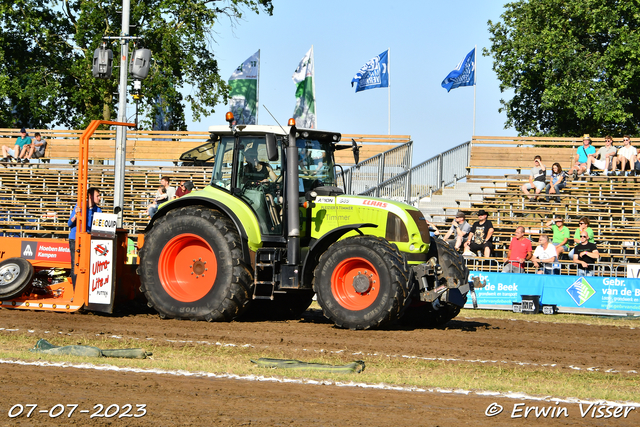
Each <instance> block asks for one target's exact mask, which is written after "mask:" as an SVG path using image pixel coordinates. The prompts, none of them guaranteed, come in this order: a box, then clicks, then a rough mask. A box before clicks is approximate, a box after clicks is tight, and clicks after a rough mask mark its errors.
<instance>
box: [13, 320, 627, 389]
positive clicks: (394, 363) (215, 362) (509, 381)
mask: <svg viewBox="0 0 640 427" xmlns="http://www.w3.org/2000/svg"><path fill="white" fill-rule="evenodd" d="M47 339H48V340H49V341H50V342H51V343H52V344H55V345H60V346H63V345H73V344H79V345H92V346H95V347H98V348H101V349H106V348H136V347H140V346H141V345H143V346H144V348H145V349H146V350H147V351H151V352H153V356H152V358H151V359H144V360H136V359H114V358H88V357H71V356H51V355H46V354H42V353H31V352H29V349H31V348H33V346H34V345H35V341H36V340H37V337H35V336H34V335H33V334H21V333H17V332H11V333H6V332H5V333H0V358H2V359H8V358H15V359H20V360H25V361H35V360H46V361H50V362H63V361H66V362H72V363H92V364H108V365H113V366H119V367H134V368H145V369H154V368H155V369H167V370H185V371H189V372H210V373H216V374H225V373H233V374H237V375H264V376H281V377H287V378H300V379H302V378H305V379H314V380H331V381H344V382H350V381H356V382H363V383H369V384H379V383H385V384H389V385H401V386H415V387H421V388H436V387H439V388H447V389H451V388H454V389H455V388H461V389H467V390H494V391H501V392H522V393H528V394H532V395H541V396H555V397H577V398H582V399H607V400H622V401H633V400H637V396H638V395H640V376H638V375H631V374H622V373H618V374H612V373H603V372H584V371H574V370H570V369H563V368H550V367H531V366H527V367H524V366H511V365H509V366H505V365H504V364H499V363H496V364H478V363H469V362H444V361H427V360H422V359H407V358H395V357H388V356H382V355H381V356H367V357H366V360H365V363H366V369H365V371H364V372H363V373H361V374H357V375H356V374H343V373H340V374H332V373H327V372H315V371H302V372H301V371H287V370H283V369H265V368H259V367H257V366H255V365H253V364H252V363H250V359H258V358H260V357H270V358H287V359H291V358H293V359H299V360H303V361H305V362H311V363H327V364H335V365H342V364H345V363H349V362H352V361H353V360H354V359H353V356H351V355H342V354H333V353H332V354H327V353H321V354H315V353H305V354H303V355H301V354H300V353H294V352H293V351H291V353H287V352H285V351H282V350H272V349H257V348H254V347H248V346H247V347H225V346H220V345H206V344H197V343H169V342H164V341H163V342H155V341H144V342H141V341H139V340H129V339H115V338H110V337H103V336H100V337H95V338H78V337H69V336H64V335H60V336H50V337H47Z"/></svg>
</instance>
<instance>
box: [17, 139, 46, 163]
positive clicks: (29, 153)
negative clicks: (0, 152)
mask: <svg viewBox="0 0 640 427" xmlns="http://www.w3.org/2000/svg"><path fill="white" fill-rule="evenodd" d="M33 138H34V140H33V141H31V145H30V146H29V147H27V146H25V147H23V148H22V151H21V152H20V158H21V159H22V162H23V163H29V159H31V158H34V159H39V158H41V157H44V152H45V150H46V149H47V141H45V140H44V139H42V135H40V132H36V133H34V134H33Z"/></svg>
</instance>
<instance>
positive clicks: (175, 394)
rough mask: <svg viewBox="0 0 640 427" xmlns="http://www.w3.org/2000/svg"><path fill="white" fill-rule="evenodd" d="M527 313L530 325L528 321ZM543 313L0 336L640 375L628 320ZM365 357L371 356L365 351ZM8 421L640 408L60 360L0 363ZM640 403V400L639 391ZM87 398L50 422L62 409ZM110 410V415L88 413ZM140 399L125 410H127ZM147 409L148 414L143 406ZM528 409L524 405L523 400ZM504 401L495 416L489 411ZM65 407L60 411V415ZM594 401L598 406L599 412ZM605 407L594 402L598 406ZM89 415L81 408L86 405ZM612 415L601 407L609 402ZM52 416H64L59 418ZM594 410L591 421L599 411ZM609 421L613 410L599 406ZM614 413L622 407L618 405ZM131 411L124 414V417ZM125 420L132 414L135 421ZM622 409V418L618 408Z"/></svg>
mask: <svg viewBox="0 0 640 427" xmlns="http://www.w3.org/2000/svg"><path fill="white" fill-rule="evenodd" d="M528 317H530V320H528V319H527V318H528ZM535 318H536V316H520V317H519V318H518V319H519V320H516V321H514V320H495V319H465V318H457V319H454V320H453V321H451V322H449V324H448V325H447V327H446V328H441V329H410V328H402V327H398V328H396V329H394V330H386V331H349V330H341V329H337V328H334V327H333V325H331V324H329V323H328V322H326V321H324V320H323V318H322V316H321V315H320V313H319V312H318V311H317V310H311V311H307V312H306V313H305V315H304V316H303V318H302V319H301V320H297V321H279V322H274V321H271V322H266V321H246V322H232V323H206V322H187V321H177V320H161V319H159V318H158V317H157V316H155V315H151V314H136V315H120V316H113V317H106V316H101V315H93V314H56V313H42V312H17V311H12V310H6V309H0V328H4V329H0V333H14V332H16V331H13V332H12V331H10V330H12V329H13V330H15V329H17V330H19V331H26V330H31V331H34V332H33V334H34V337H40V336H41V335H43V333H44V331H50V332H51V333H57V332H63V333H65V334H67V333H69V334H72V335H73V336H78V337H82V336H84V335H86V336H95V334H109V335H119V336H123V337H132V338H139V339H147V338H153V339H158V340H178V341H180V340H190V341H208V342H216V341H220V342H226V343H234V344H238V345H242V344H250V345H253V346H255V347H258V348H259V347H267V346H268V347H269V348H270V349H272V350H276V351H279V350H281V351H282V352H283V353H285V354H294V355H295V354H298V353H299V352H302V351H303V349H304V351H314V350H315V351H319V350H325V351H339V350H343V351H344V352H345V353H347V354H348V353H355V352H362V353H364V354H366V353H384V354H389V355H412V356H417V357H429V358H450V359H459V360H499V361H506V363H507V364H522V363H524V364H534V365H536V366H539V365H547V364H555V365H556V367H555V368H554V369H558V368H559V369H578V368H579V369H587V368H597V369H599V370H603V371H604V370H608V369H613V370H615V371H618V372H621V373H626V375H628V372H629V371H636V372H640V357H638V354H640V340H638V330H637V329H631V328H628V327H610V326H591V325H565V324H552V323H538V322H536V321H535ZM364 359H365V361H366V357H365V358H364ZM1 369H2V372H3V375H2V376H0V391H1V396H2V398H1V399H0V425H7V426H15V425H66V424H72V425H94V424H95V425H132V426H143V425H144V426H146V425H154V426H156V425H162V426H176V425H185V426H205V425H216V426H218V425H220V426H249V425H254V426H280V425H286V426H365V425H366V426H427V425H429V426H432V425H440V426H456V425H480V426H494V425H572V426H573V425H575V426H581V425H594V426H596V425H602V426H605V425H606V426H618V425H619V426H627V425H629V426H631V425H634V426H635V425H639V424H640V408H638V409H635V410H630V412H628V413H627V416H626V417H625V416H624V415H621V416H620V417H619V418H613V417H611V418H608V419H605V418H600V419H599V418H596V417H597V415H598V413H597V412H592V411H589V412H588V414H586V415H585V416H584V417H582V416H581V409H582V410H583V411H585V410H586V409H587V405H583V406H582V408H581V407H580V405H578V404H576V403H560V404H558V405H554V404H550V403H548V402H536V401H531V400H523V399H519V398H506V397H486V396H479V395H477V394H471V395H459V394H445V393H438V392H410V391H394V390H376V389H363V388H356V387H338V386H335V385H330V386H327V385H309V384H283V383H276V382H258V381H249V380H231V379H220V378H193V377H180V376H174V375H167V374H149V373H125V372H105V371H96V370H82V369H73V368H62V367H51V366H46V367H41V366H21V365H16V364H2V368H1ZM636 401H640V396H639V397H638V399H636ZM18 404H21V405H26V404H37V405H38V407H37V408H36V409H35V410H34V411H33V413H32V414H31V417H27V416H26V412H28V410H29V409H30V408H29V407H26V406H24V412H23V414H22V415H20V416H18V417H15V418H11V417H10V410H11V409H12V408H13V411H14V412H13V414H15V413H17V411H18V410H19V407H17V406H15V407H14V405H18ZM58 404H62V405H68V404H78V407H77V409H76V410H75V412H74V413H73V414H71V417H67V415H68V414H69V411H70V407H65V411H64V414H63V415H60V416H59V417H57V418H51V416H50V415H52V414H51V413H49V412H39V411H41V410H42V411H49V410H53V408H54V406H55V405H58ZM97 404H103V405H104V408H103V410H102V411H101V412H100V414H102V415H104V413H105V409H107V407H108V406H109V405H118V408H116V407H115V406H112V407H111V412H110V414H115V416H113V417H111V418H105V417H94V418H90V415H91V414H93V413H95V412H96V411H98V410H99V409H100V408H99V407H98V408H94V407H95V405H97ZM126 404H130V405H132V408H131V411H130V412H128V413H125V409H126V407H125V405H126ZM142 404H144V405H146V407H145V408H144V409H145V410H146V414H144V415H143V416H140V417H134V416H133V415H142V414H143V410H142V409H140V408H138V407H136V405H142ZM517 404H524V405H522V406H515V411H516V412H515V413H514V405H517ZM496 405H499V406H500V407H502V408H503V411H502V412H501V413H500V414H498V415H496V416H493V417H488V416H487V415H486V412H491V410H492V408H497V407H498V406H496ZM531 406H537V407H539V408H543V407H548V406H555V407H556V408H555V410H556V411H559V410H560V409H559V408H566V413H567V415H568V417H565V416H564V413H562V414H560V417H552V415H554V414H557V412H553V413H551V414H550V415H547V416H546V417H543V416H540V417H538V418H536V417H535V415H534V414H535V412H533V411H532V412H531V413H530V414H529V417H528V418H526V419H525V418H524V417H519V418H511V416H512V414H513V415H516V416H517V415H524V411H525V410H526V408H527V407H531ZM60 409H61V407H59V406H58V407H57V408H56V411H58V410H60ZM593 409H594V408H592V410H593ZM596 409H597V408H596ZM82 410H84V411H88V412H83V413H81V412H80V411H82ZM603 411H604V408H603ZM53 414H55V412H54V413H53ZM592 414H593V415H594V417H593V418H592ZM602 414H604V415H605V416H606V415H607V412H606V411H605V412H602ZM612 414H614V413H613V412H612ZM120 415H123V417H122V418H118V417H119V416H120ZM127 415H132V416H131V417H128V416H127ZM614 415H615V414H614Z"/></svg>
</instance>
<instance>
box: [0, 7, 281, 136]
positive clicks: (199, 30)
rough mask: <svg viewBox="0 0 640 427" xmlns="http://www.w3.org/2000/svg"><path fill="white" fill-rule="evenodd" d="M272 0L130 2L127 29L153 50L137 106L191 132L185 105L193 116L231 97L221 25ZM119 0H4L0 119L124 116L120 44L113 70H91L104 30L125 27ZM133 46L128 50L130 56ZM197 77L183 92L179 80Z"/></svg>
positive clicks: (78, 123)
mask: <svg viewBox="0 0 640 427" xmlns="http://www.w3.org/2000/svg"><path fill="white" fill-rule="evenodd" d="M271 1H272V0H226V1H225V2H223V1H213V0H140V1H136V2H131V11H130V15H131V17H130V24H131V28H130V34H129V35H131V36H141V37H143V41H142V42H141V43H139V44H138V46H139V47H145V48H148V49H150V50H151V52H152V63H151V70H150V72H149V76H148V77H147V78H146V79H145V80H144V81H143V82H142V93H143V98H142V100H141V101H140V105H139V108H140V112H141V113H143V114H144V113H146V117H148V118H149V119H148V120H147V122H145V123H141V127H143V128H145V127H146V128H150V127H151V126H153V123H152V120H153V119H154V117H155V116H156V111H157V110H156V109H157V108H158V107H160V108H162V109H163V110H164V112H165V114H167V116H168V117H169V120H170V121H171V123H172V126H171V127H172V129H174V130H186V124H185V119H184V111H185V106H186V103H189V105H190V107H191V109H192V110H193V117H194V119H195V120H200V119H201V118H202V117H204V116H207V115H210V114H211V113H213V112H214V107H215V106H216V105H217V104H220V103H224V102H226V101H227V98H228V93H229V88H228V85H227V83H226V82H225V80H224V79H222V78H221V77H220V75H219V70H218V64H217V61H216V59H215V56H214V54H213V52H212V50H211V46H212V45H213V44H214V43H213V41H214V40H213V34H214V31H215V27H214V26H215V25H216V24H217V23H218V21H219V20H221V19H222V21H223V23H226V21H228V22H229V23H230V25H235V23H236V22H237V20H238V19H240V18H241V17H242V14H243V12H244V11H250V12H255V13H259V12H260V11H263V12H266V13H267V14H269V15H271V14H272V13H273V5H272V4H271ZM121 8H122V5H121V2H120V1H114V2H104V1H101V0H64V1H61V0H0V127H20V126H28V127H30V128H48V127H53V126H66V127H69V128H83V127H85V126H86V125H87V124H88V123H89V121H91V120H94V119H105V120H113V119H115V118H116V117H117V105H118V96H117V93H118V83H119V68H120V67H119V65H120V61H119V58H120V44H119V43H118V42H109V47H110V48H111V49H112V50H113V57H114V64H113V65H114V68H113V75H112V77H111V78H110V79H108V80H99V79H95V78H94V77H93V76H92V74H91V62H92V59H93V52H94V50H95V49H96V48H98V47H99V46H100V44H101V40H102V37H104V36H119V35H120V32H121V21H122V17H121V13H120V11H121ZM132 52H133V48H131V49H130V55H131V53H132ZM185 85H192V86H193V91H192V93H191V94H190V95H188V96H186V97H185V99H183V96H182V94H181V93H180V88H182V87H183V86H185Z"/></svg>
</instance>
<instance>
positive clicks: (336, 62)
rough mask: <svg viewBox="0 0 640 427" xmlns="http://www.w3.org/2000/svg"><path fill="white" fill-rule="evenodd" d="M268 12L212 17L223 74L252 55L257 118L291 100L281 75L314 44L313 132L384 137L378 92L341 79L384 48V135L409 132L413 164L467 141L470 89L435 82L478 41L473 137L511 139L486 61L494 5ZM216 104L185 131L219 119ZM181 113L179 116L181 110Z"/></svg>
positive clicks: (497, 7) (302, 7)
mask: <svg viewBox="0 0 640 427" xmlns="http://www.w3.org/2000/svg"><path fill="white" fill-rule="evenodd" d="M273 4H274V12H273V16H271V17H270V16H267V15H264V14H260V15H255V14H253V13H245V16H244V17H243V19H242V20H241V21H240V22H238V24H237V25H236V26H235V28H232V27H231V26H230V25H229V22H228V21H225V20H223V21H221V22H220V25H219V26H218V27H217V28H216V29H215V30H216V32H217V36H216V41H217V43H218V44H217V45H213V50H214V52H215V55H216V57H217V60H218V65H219V67H220V72H221V75H222V77H223V78H225V79H228V77H229V76H231V74H232V72H233V71H234V70H235V68H236V67H237V66H238V65H239V64H241V63H242V62H243V61H244V60H245V59H247V58H248V57H249V56H251V55H252V54H253V53H254V52H256V51H257V50H258V49H260V51H261V69H260V94H259V96H260V106H259V123H260V124H275V123H274V120H273V119H272V118H271V116H269V114H268V113H267V112H266V110H265V109H264V108H263V106H262V105H263V104H264V105H266V106H267V108H269V110H270V111H271V112H272V113H273V114H274V115H275V117H276V118H277V119H278V121H279V122H280V123H282V124H284V123H286V121H287V119H288V118H289V117H291V115H292V113H293V109H294V106H295V96H294V94H295V85H294V84H293V82H292V80H291V76H292V74H293V72H294V70H295V68H296V67H297V65H298V63H299V62H300V60H301V59H302V57H303V56H304V54H305V53H306V52H307V51H308V50H309V48H310V47H311V45H313V46H314V53H315V73H316V75H315V79H316V83H315V85H316V103H317V115H318V128H319V129H327V130H334V131H338V132H341V133H343V134H346V133H364V134H387V133H388V124H387V123H388V120H387V114H388V100H387V97H388V90H387V89H386V88H384V89H372V90H367V91H363V92H358V93H357V94H356V93H355V89H354V88H352V87H351V84H350V82H351V79H352V77H353V76H354V75H355V73H356V72H357V71H358V70H359V69H360V67H361V66H362V65H364V63H365V62H366V61H368V60H369V59H371V58H372V57H374V56H376V55H378V54H380V53H381V52H383V51H385V50H386V49H387V48H390V49H391V51H390V78H391V133H392V134H397V135H411V137H412V139H413V141H414V164H416V163H419V162H421V161H424V160H426V159H428V158H430V157H432V156H434V155H436V154H438V153H440V152H442V151H444V150H446V149H448V148H451V147H453V146H455V145H458V144H460V143H463V142H465V141H468V140H469V139H470V137H471V134H472V126H473V87H462V88H458V89H453V90H451V92H449V93H447V91H446V90H445V89H444V88H442V87H441V86H440V83H441V82H442V80H443V79H444V78H445V77H446V76H447V74H448V73H449V72H450V71H451V70H453V69H454V68H455V66H456V65H457V64H458V63H459V62H460V61H461V60H462V59H463V58H464V57H465V55H466V54H467V53H468V52H469V51H470V50H471V49H473V47H474V45H477V47H478V55H477V64H476V73H477V89H476V90H477V92H476V132H475V133H476V135H516V132H515V130H514V129H504V123H505V119H506V115H505V114H504V113H502V114H500V113H498V108H499V107H500V102H499V101H500V99H501V98H509V96H510V94H508V93H504V94H501V93H500V89H499V86H498V81H497V79H496V77H495V73H494V72H493V70H492V69H491V67H492V60H491V58H490V57H483V56H482V54H481V51H482V48H484V47H489V32H488V30H487V28H488V27H487V21H488V20H489V19H491V20H493V21H494V22H495V21H498V20H499V19H500V14H501V13H502V12H503V4H504V3H503V1H495V0H487V1H477V0H475V1H472V0H460V1H457V2H442V1H432V0H422V1H418V0H410V1H395V2H394V1H382V0H369V1H350V0H342V1H337V0H323V1H313V2H311V1H300V0H298V1H293V0H273ZM226 111H227V107H226V106H225V105H220V106H218V107H216V113H215V114H214V115H212V116H210V117H208V118H206V119H204V120H202V121H201V122H193V121H192V120H191V118H190V116H188V117H187V125H188V128H189V130H206V129H207V127H208V126H209V125H212V124H224V113H225V112H226ZM189 113H190V111H189V112H188V114H189Z"/></svg>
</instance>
